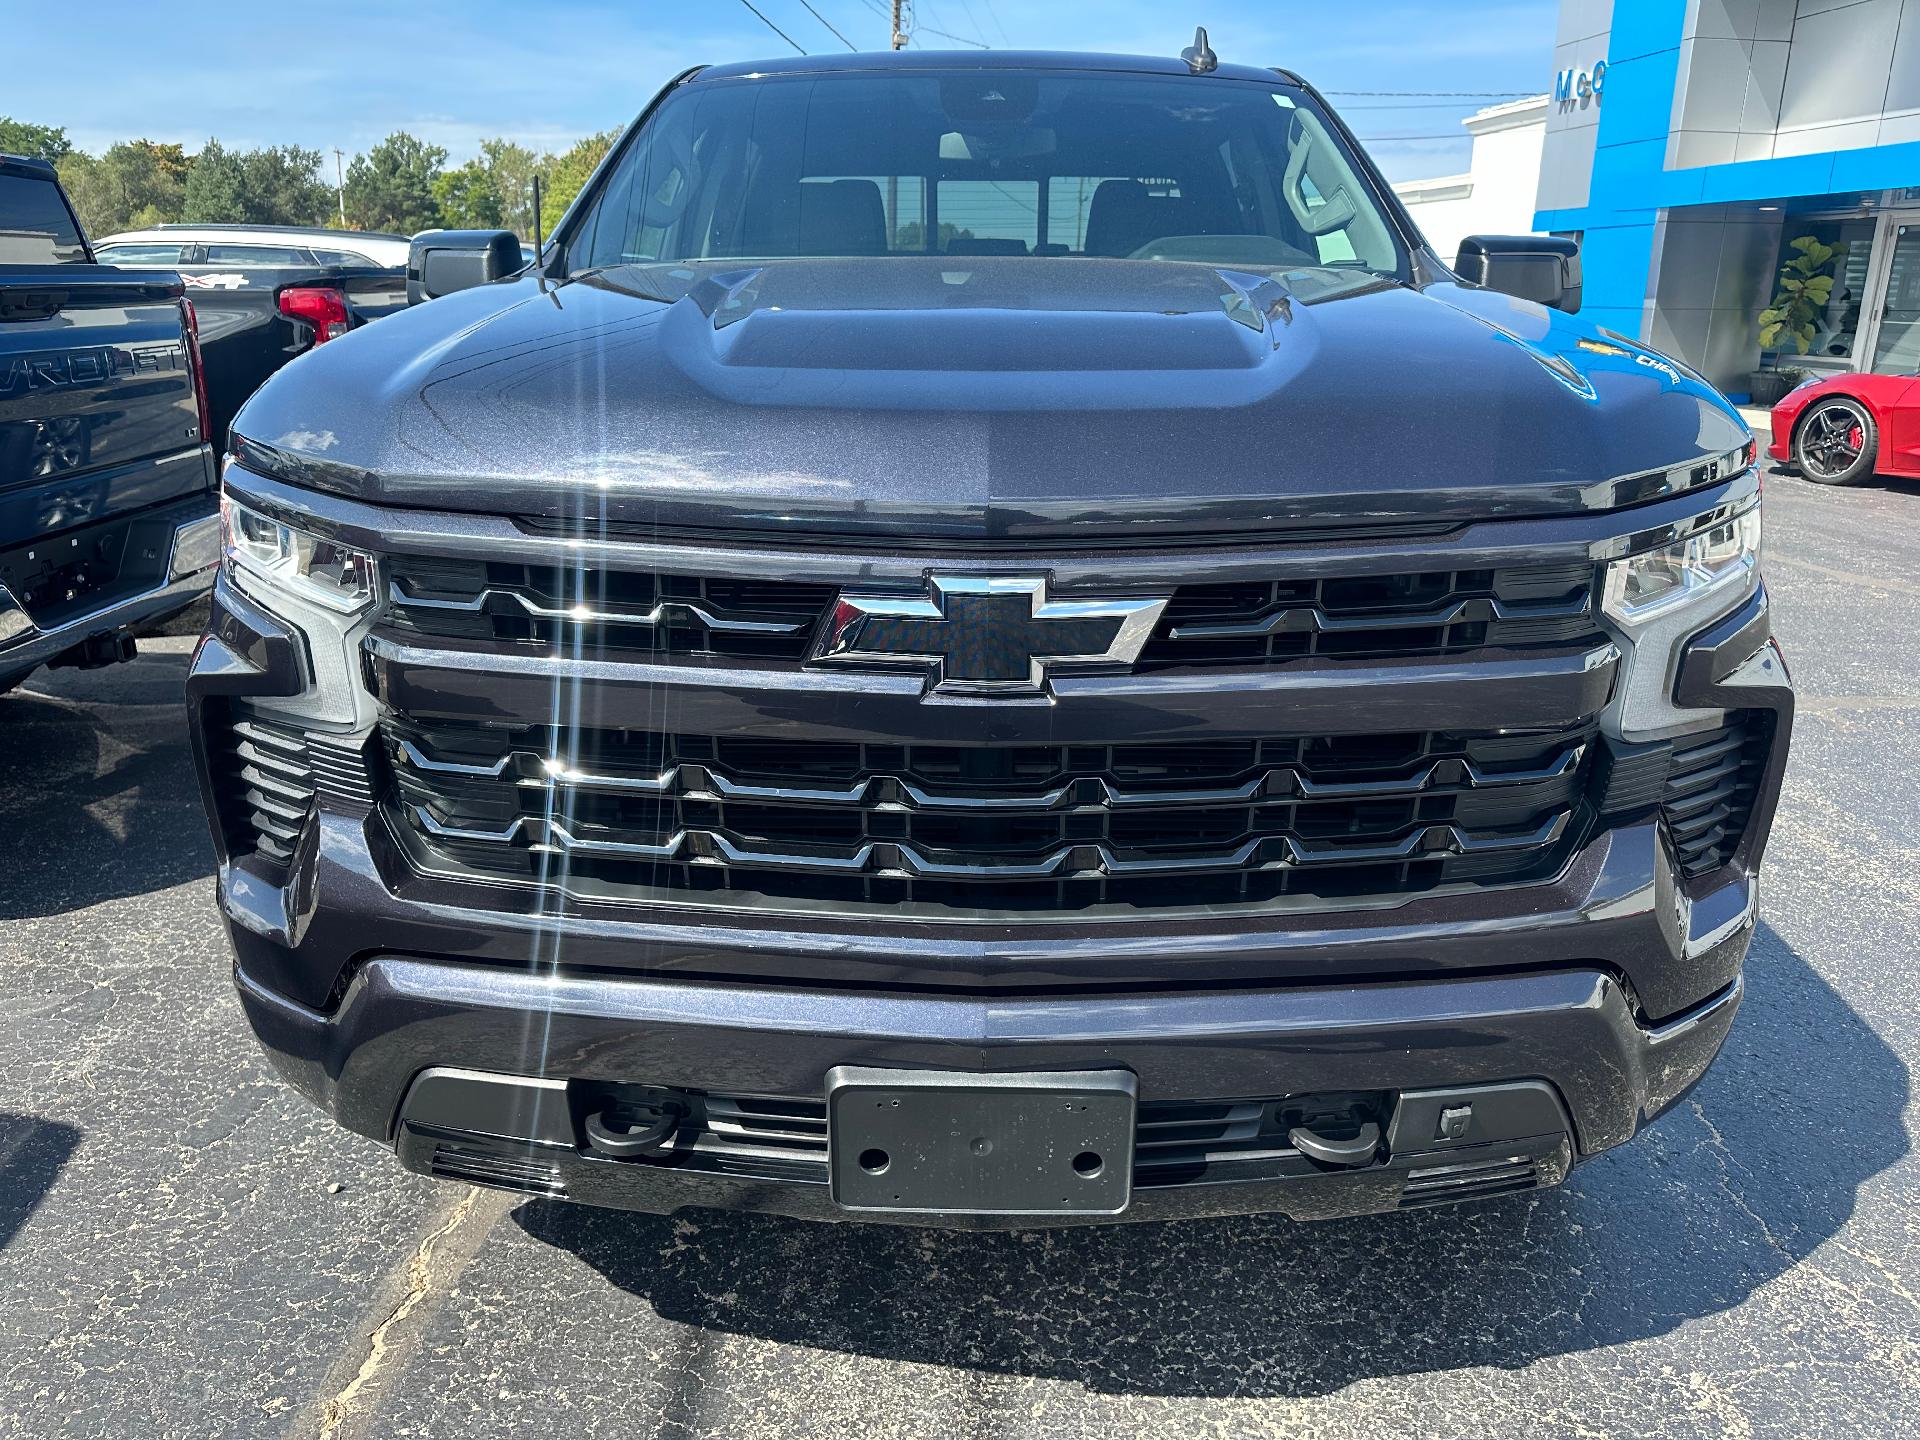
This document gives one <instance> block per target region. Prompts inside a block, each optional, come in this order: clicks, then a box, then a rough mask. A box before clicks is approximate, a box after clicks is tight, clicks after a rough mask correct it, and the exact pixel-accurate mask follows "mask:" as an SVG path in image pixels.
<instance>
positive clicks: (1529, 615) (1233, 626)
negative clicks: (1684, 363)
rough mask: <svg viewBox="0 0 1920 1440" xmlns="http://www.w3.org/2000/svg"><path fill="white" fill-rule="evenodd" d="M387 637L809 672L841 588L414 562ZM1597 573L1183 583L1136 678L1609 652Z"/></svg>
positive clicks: (405, 568) (403, 566)
mask: <svg viewBox="0 0 1920 1440" xmlns="http://www.w3.org/2000/svg"><path fill="white" fill-rule="evenodd" d="M389 578H390V598H391V602H392V603H391V604H390V606H389V609H388V611H387V614H386V618H385V622H384V623H385V624H386V625H387V627H388V628H389V629H390V630H392V631H394V632H396V633H398V634H403V635H419V636H430V637H435V638H441V639H451V640H465V641H476V642H483V643H485V644H487V645H489V646H506V647H510V648H522V649H531V650H539V651H554V650H558V651H560V652H562V653H568V654H572V653H580V654H590V655H610V656H635V657H645V658H655V659H657V658H678V657H685V658H690V659H740V660H753V661H759V662H762V663H770V664H775V665H786V666H798V665H800V664H801V663H802V662H803V661H804V660H805V659H806V656H807V654H808V651H809V649H810V648H811V646H812V643H813V638H814V635H815V633H816V631H817V629H818V628H819V626H820V624H821V622H822V620H823V617H824V616H825V613H826V611H827V609H828V607H829V606H830V605H831V604H832V601H833V597H834V595H835V593H836V591H835V587H833V586H831V585H818V584H808V583H803V582H799V581H784V580H737V579H717V578H711V577H701V576H677V575H650V574H646V573H643V572H635V571H619V570H582V571H564V570H555V569H552V568H548V567H536V566H528V565H523V564H518V563H512V562H504V563H503V562H487V561H462V560H439V559H425V558H420V557H403V558H399V559H396V560H394V561H392V562H391V565H390V577H389ZM1592 584H1593V568H1592V567H1591V566H1590V565H1587V564H1584V563H1582V564H1569V565H1546V566H1518V567H1510V568H1506V569H1498V570H1496V569H1478V570H1443V571H1428V572H1422V573H1418V574H1407V575H1381V576H1360V577H1352V576H1347V577H1336V578H1320V579H1304V580H1285V581H1251V582H1247V583H1241V584H1226V585H1183V586H1179V587H1177V588H1176V589H1175V590H1174V591H1173V595H1172V599H1171V601H1170V602H1169V604H1168V606H1167V609H1166V611H1165V613H1164V615H1163V616H1162V618H1161V621H1160V623H1159V625H1158V627H1157V628H1156V629H1155V631H1154V634H1153V636H1152V637H1151V638H1150V639H1149V641H1148V642H1147V646H1146V648H1145V650H1144V651H1143V653H1142V654H1141V656H1140V659H1139V662H1138V663H1137V664H1136V665H1135V666H1134V668H1135V669H1136V670H1145V671H1153V670H1166V669H1180V668H1205V667H1215V668H1218V667H1254V668H1258V667H1264V666H1269V665H1277V664H1284V663H1287V662H1289V661H1294V660H1303V659H1308V658H1311V657H1320V658H1325V659H1335V660H1341V659H1346V660H1379V659H1395V658H1401V659H1417V658H1421V657H1433V656H1445V655H1457V654H1462V653H1466V652H1469V651H1473V650H1478V649H1489V648H1493V649H1535V648H1541V647H1550V646H1564V645H1569V644H1573V643H1577V642H1582V641H1592V640H1596V639H1597V638H1598V636H1599V629H1598V626H1597V625H1596V623H1595V620H1594V615H1593V608H1592V595H1591V592H1592Z"/></svg>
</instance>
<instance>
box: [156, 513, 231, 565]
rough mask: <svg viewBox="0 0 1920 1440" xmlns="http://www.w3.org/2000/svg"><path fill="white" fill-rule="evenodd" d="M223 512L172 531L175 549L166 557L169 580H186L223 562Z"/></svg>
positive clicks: (190, 522)
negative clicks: (221, 559) (221, 532)
mask: <svg viewBox="0 0 1920 1440" xmlns="http://www.w3.org/2000/svg"><path fill="white" fill-rule="evenodd" d="M220 547H221V537H220V513H219V512H218V511H215V512H214V513H213V514H211V515H203V516H201V517H200V518H199V519H198V520H189V521H188V522H187V523H186V524H184V525H182V526H180V527H178V528H177V529H176V530H175V531H174V532H173V548H172V550H170V551H169V552H168V554H167V578H168V579H170V580H179V579H183V578H184V577H186V576H188V575H197V574H198V573H199V572H200V571H202V570H211V569H212V568H213V567H214V566H215V565H218V564H219V563H220Z"/></svg>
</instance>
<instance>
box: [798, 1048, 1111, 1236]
mask: <svg viewBox="0 0 1920 1440" xmlns="http://www.w3.org/2000/svg"><path fill="white" fill-rule="evenodd" d="M1136 1088H1137V1087H1136V1082H1135V1079H1134V1076H1133V1074H1132V1073H1131V1072H1130V1071H1126V1070H1051V1071H1031V1072H1023V1073H1017V1074H981V1073H978V1072H975V1071H958V1070H884V1069H874V1068H869V1067H866V1066H858V1065H840V1066H836V1067H835V1068H834V1069H832V1070H830V1071H829V1072H828V1073H827V1149H828V1157H829V1174H830V1177H831V1180H832V1187H833V1198H834V1201H835V1202H836V1203H837V1204H839V1205H841V1206H842V1207H844V1208H845V1209H848V1210H868V1211H905V1212H918V1213H922V1214H942V1215H1074V1214H1087V1215H1117V1214H1119V1213H1120V1212H1121V1211H1123V1210H1125V1209H1126V1208H1127V1203H1128V1201H1129V1200H1130V1199H1131V1198H1132V1189H1133V1126H1134V1110H1135V1104H1136Z"/></svg>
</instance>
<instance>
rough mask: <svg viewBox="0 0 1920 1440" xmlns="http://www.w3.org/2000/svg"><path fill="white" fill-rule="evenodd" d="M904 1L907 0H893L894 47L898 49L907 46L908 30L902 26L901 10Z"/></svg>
mask: <svg viewBox="0 0 1920 1440" xmlns="http://www.w3.org/2000/svg"><path fill="white" fill-rule="evenodd" d="M904 3H905V0H893V48H894V49H896V50H904V49H906V48H907V36H906V32H905V31H904V30H902V29H901V28H900V11H901V9H902V8H903V7H904Z"/></svg>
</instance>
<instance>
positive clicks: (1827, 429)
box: [1793, 396, 1880, 485]
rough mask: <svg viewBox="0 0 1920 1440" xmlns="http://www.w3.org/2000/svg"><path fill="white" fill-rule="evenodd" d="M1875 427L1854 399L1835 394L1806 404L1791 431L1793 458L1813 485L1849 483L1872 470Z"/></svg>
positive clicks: (1876, 437)
mask: <svg viewBox="0 0 1920 1440" xmlns="http://www.w3.org/2000/svg"><path fill="white" fill-rule="evenodd" d="M1879 453H1880V432H1879V427H1878V426H1876V425H1875V424H1874V423H1873V416H1871V415H1869V414H1868V413H1867V409H1866V407H1865V406H1864V405H1861V404H1860V403H1859V402H1858V401H1854V400H1847V399H1844V398H1842V397H1839V396H1835V397H1834V398H1833V399H1831V400H1821V401H1819V402H1817V403H1816V404H1813V405H1810V406H1808V407H1807V413H1806V414H1805V415H1804V416H1803V417H1801V420H1800V424H1799V427H1798V428H1797V429H1796V430H1795V431H1794V434H1793V461H1794V464H1796V465H1798V466H1799V467H1800V473H1801V474H1802V475H1804V476H1806V478H1807V479H1809V480H1811V481H1813V482H1814V483H1815V484H1816V485H1852V484H1854V483H1855V482H1856V481H1860V480H1864V479H1866V478H1867V476H1869V475H1871V474H1872V473H1873V466H1874V460H1875V457H1877V456H1878V455H1879Z"/></svg>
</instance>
